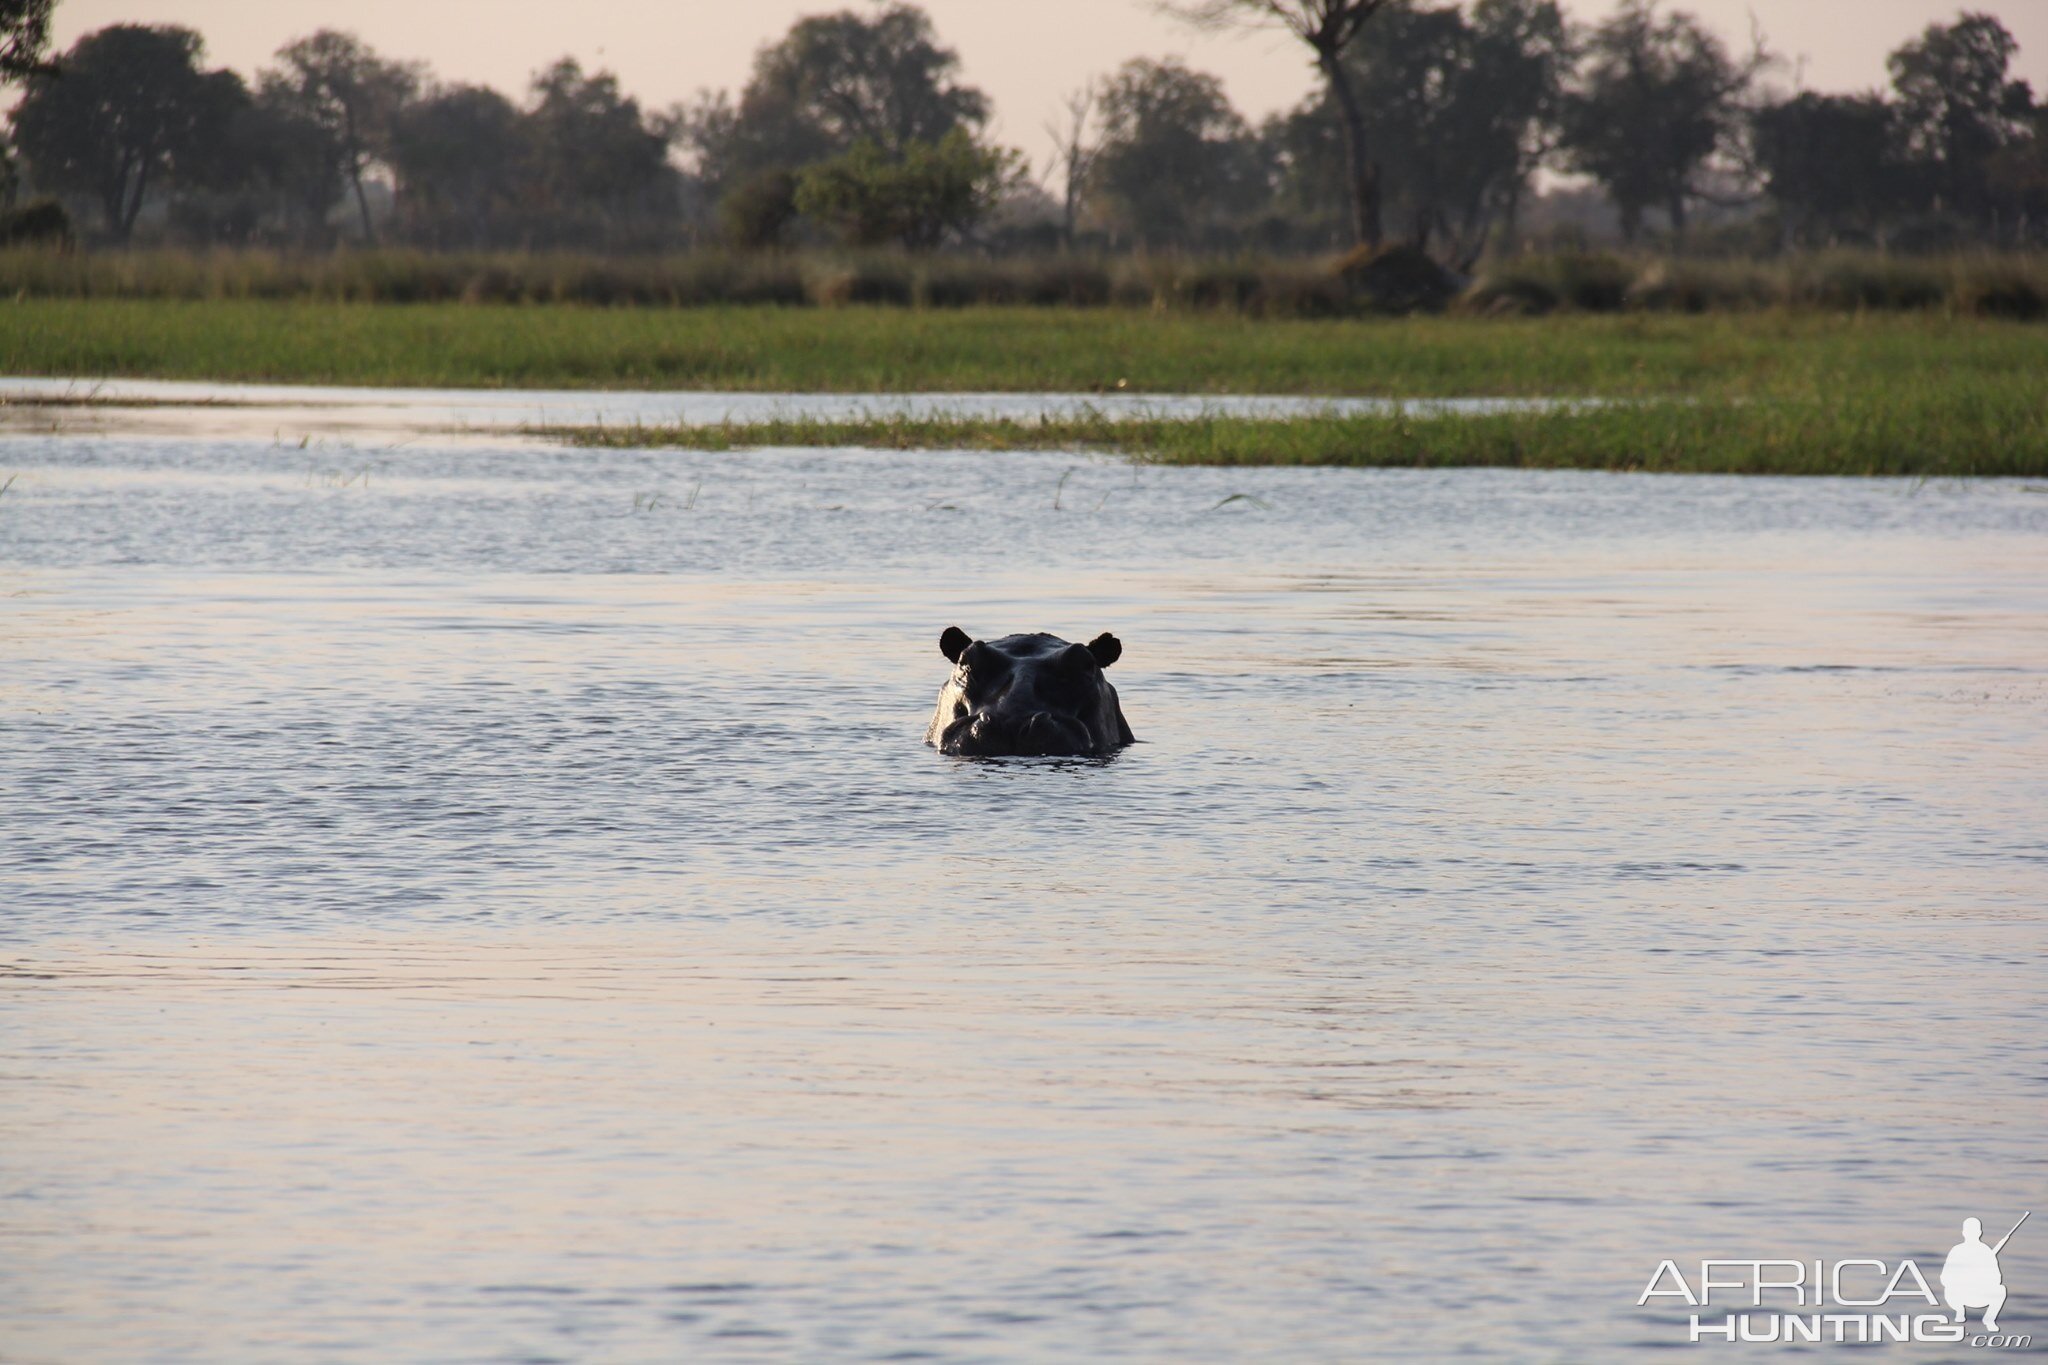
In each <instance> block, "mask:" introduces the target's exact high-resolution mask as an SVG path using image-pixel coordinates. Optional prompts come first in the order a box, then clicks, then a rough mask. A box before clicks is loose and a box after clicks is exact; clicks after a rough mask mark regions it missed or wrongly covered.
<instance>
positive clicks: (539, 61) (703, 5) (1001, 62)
mask: <svg viewBox="0 0 2048 1365" xmlns="http://www.w3.org/2000/svg"><path fill="white" fill-rule="evenodd" d="M867 3H869V0H581V3H576V4H563V3H561V0H59V3H58V6H57V15H56V32H55V40H56V46H57V47H58V48H59V49H61V48H63V47H65V46H67V45H69V44H70V43H71V42H72V40H74V39H75V38H77V37H78V36H79V35H80V34H82V33H86V32H89V31H91V30H92V29H96V28H99V27H101V26H103V25H106V24H112V23H150V24H160V23H174V24H183V25H185V26H186V27H189V28H195V29H197V30H199V32H200V33H201V34H203V35H204V36H205V38H206V43H207V57H208V60H209V62H210V64H212V65H216V66H231V67H233V68H235V69H236V70H238V71H240V72H242V73H243V74H244V75H248V74H250V73H252V72H253V71H254V70H255V69H256V68H257V67H259V66H262V65H264V64H265V63H266V62H267V61H268V60H269V58H270V55H271V54H272V53H273V52H275V51H276V50H277V49H278V48H279V47H281V46H282V45H284V44H285V43H286V42H288V41H290V40H291V39H293V38H296V37H299V36H301V35H303V34H306V33H310V32H312V31H313V30H314V29H317V28H339V29H347V30H350V31H353V32H354V33H356V34H358V35H359V36H361V37H362V38H363V39H364V41H366V42H368V43H369V44H370V46H372V47H373V48H376V49H377V50H378V51H379V52H381V53H383V54H384V55H385V56H387V57H394V58H404V59H420V60H424V61H426V62H427V63H428V64H429V66H431V67H432V68H433V70H434V72H435V74H436V75H438V76H440V77H441V78H442V79H444V80H450V81H458V80H459V81H466V82H471V83H475V84H481V85H490V86H495V87H497V88H498V89H500V90H503V91H505V92H506V93H507V94H510V95H512V96H514V97H515V98H519V97H521V96H523V94H524V92H525V88H526V84H527V80H528V78H529V76H530V75H531V74H532V73H533V72H534V71H535V70H537V69H539V68H541V67H543V66H546V65H547V64H549V63H550V62H552V61H554V60H555V59H556V58H558V57H561V56H563V55H565V54H566V55H569V56H573V57H575V58H577V59H578V60H580V61H581V62H582V63H583V64H584V66H585V67H586V68H587V69H599V68H602V69H608V70H612V71H615V72H617V73H618V76H619V79H620V82H621V83H622V84H623V85H624V87H625V89H626V90H627V92H628V93H630V94H632V95H634V96H636V97H638V98H639V99H640V101H641V102H642V103H643V104H644V105H646V106H648V107H649V108H655V109H658V108H662V107H665V106H667V105H669V104H671V103H674V102H676V101H678V100H682V99H686V98H688V97H689V96H690V95H691V94H693V93H694V92H696V91H697V90H699V89H702V88H705V87H710V88H714V89H720V88H722V89H729V90H737V89H738V88H739V86H740V85H742V84H743V83H744V82H745V80H746V76H747V71H748V68H749V65H750V63H751V60H752V57H753V54H754V50H755V49H756V48H758V47H759V46H760V45H761V44H763V43H765V42H769V41H772V40H773V39H775V38H778V37H780V36H781V35H782V34H783V33H784V32H786V31H787V30H788V28H789V26H790V24H791V23H792V22H794V21H795V20H796V19H797V18H798V17H800V16H802V15H806V14H817V13H821V12H827V11H832V10H838V9H846V8H855V9H861V8H865V7H866V5H867ZM1674 7H1675V8H1680V9H1685V10H1689V11H1691V12H1692V13H1694V14H1697V15H1699V16H1701V17H1702V18H1703V19H1705V20H1706V21H1707V22H1708V23H1709V24H1711V25H1712V26H1713V27H1715V28H1716V29H1718V30H1719V31H1721V32H1722V33H1723V34H1724V35H1725V36H1726V37H1727V38H1728V40H1729V41H1730V43H1731V45H1734V46H1738V47H1740V46H1743V45H1745V44H1746V43H1747V39H1748V34H1749V28H1750V15H1751V14H1754V15H1755V16H1756V18H1757V20H1758V22H1759V23H1760V24H1761V25H1762V26H1763V30H1764V33H1765V36H1766V37H1767V39H1768V40H1769V42H1770V45H1771V47H1772V48H1773V49H1774V50H1775V51H1777V52H1779V53H1781V54H1783V55H1785V56H1787V57H1790V58H1795V59H1803V66H1802V68H1801V69H1802V71H1803V84H1804V85H1805V86H1807V87H1808V88H1812V89H1819V90H1849V89H1862V88H1869V87H1875V86H1880V85H1883V84H1884V83H1885V79H1886V77H1885V69H1884V59H1885V55H1886V54H1887V53H1888V52H1890V51H1891V50H1892V49H1893V48H1895V47H1897V46H1898V45H1899V44H1900V43H1901V42H1903V41H1904V40H1905V39H1907V38H1908V37H1911V36H1913V35H1915V34H1917V33H1919V31H1920V30H1921V29H1922V28H1924V27H1926V25H1928V24H1929V23H1933V22H1946V21H1948V20H1951V19H1953V18H1954V17H1955V15H1956V14H1957V12H1958V9H1959V6H1958V5H1957V4H1955V3H1952V2H1948V0H1677V3H1676V4H1675V6H1674ZM923 8H924V9H925V11H926V12H927V13H928V14H930V15H931V17H932V22H933V24H934V25H935V26H936V28H937V30H938V33H939V37H940V39H941V40H942V41H943V42H945V43H946V44H947V45H949V46H951V47H952V48H954V49H955V50H956V51H957V52H958V53H959V54H960V58H961V66H962V76H963V78H964V79H965V80H966V81H967V82H968V83H969V84H972V85H976V86H979V87H980V88H981V89H982V90H984V91H986V92H987V93H988V95H989V96H990V97H991V98H992V99H993V100H994V102H995V112H996V127H995V131H996V134H997V136H998V138H999V140H1001V141H1004V142H1007V143H1009V144H1010V145H1012V146H1018V147H1022V148H1024V149H1025V150H1027V151H1028V152H1030V153H1031V154H1032V155H1033V157H1034V158H1042V157H1043V156H1044V155H1045V154H1046V150H1047V145H1048V140H1047V138H1046V136H1045V134H1044V132H1043V131H1042V125H1043V124H1044V123H1045V122H1046V121H1047V120H1048V119H1050V118H1051V117H1053V115H1054V114H1055V113H1056V112H1057V110H1058V107H1059V102H1060V97H1061V95H1062V94H1063V93H1064V92H1065V91H1068V90H1070V89H1072V88H1074V87H1076V86H1078V85H1079V84H1081V82H1083V81H1084V80H1086V79H1088V77H1090V76H1091V75H1094V74H1098V73H1102V72H1106V71H1109V70H1111V69H1113V68H1115V67H1116V66H1117V65H1118V64H1120V63H1122V62H1123V61H1125V60H1126V59H1127V58H1130V57H1139V56H1152V57H1157V56H1166V55H1174V56H1179V57H1181V58H1183V59H1185V60H1186V61H1187V62H1188V63H1189V64H1190V65H1191V66H1194V67H1196V68H1197V69H1199V70H1205V71H1211V72H1214V73H1215V74H1217V75H1219V76H1221V77H1222V78H1223V80H1224V83H1225V85H1226V87H1227V88H1228V89H1229V92H1230V96H1231V98H1232V100H1234V101H1235V102H1236V104H1237V106H1238V108H1239V109H1241V110H1242V111H1243V112H1244V113H1245V114H1246V116H1247V117H1249V118H1252V119H1254V120H1257V119H1258V118H1260V117H1261V116H1263V115H1265V114H1268V113H1271V112H1274V111H1277V110H1280V109H1283V108H1286V107H1288V106H1290V105H1292V104H1294V103H1296V102H1297V101H1299V100H1300V99H1301V97H1302V95H1303V94H1304V93H1305V92H1306V91H1307V90H1308V89H1309V87H1310V85H1311V83H1312V79H1313V77H1312V73H1311V70H1310V68H1309V66H1308V63H1307V61H1306V54H1305V51H1304V50H1303V49H1301V47H1300V46H1299V44H1297V43H1295V42H1294V41H1293V40H1292V39H1289V38H1287V37H1286V36H1285V35H1282V34H1277V33H1269V32H1246V33H1231V34H1206V33H1197V32H1193V31H1191V30H1189V29H1188V27H1187V26H1186V25H1184V24H1181V23H1179V22H1177V21H1175V20H1173V19H1171V18H1169V17H1167V16H1165V15H1163V14H1161V13H1160V12H1159V11H1158V10H1157V9H1156V8H1155V7H1154V6H1153V5H1151V4H1149V3H1147V0H1023V2H1021V3H1020V0H925V3H924V6H923ZM1565 8H1566V9H1567V10H1569V11H1571V12H1572V14H1573V15H1574V16H1575V17H1577V18H1579V19H1582V20H1590V19H1598V18H1600V17H1602V16H1604V15H1605V14H1607V13H1608V12H1609V11H1610V10H1611V9H1612V4H1611V2H1610V0H1565ZM1967 8H1970V9H1973V10H1978V11H1982V12H1987V13H1991V14H1995V15H1996V16H1998V18H1999V19H2000V21H2001V22H2003V23H2004V24H2005V26H2006V27H2007V28H2008V29H2010V30H2011V31H2012V33H2013V36H2014V37H2015V38H2017V39H2018V40H2019V44H2020V55H2019V58H2018V63H2017V69H2016V73H2015V74H2017V75H2019V76H2022V77H2024V78H2026V79H2028V80H2031V81H2032V82H2033V84H2034V89H2035V90H2036V92H2037V93H2038V92H2043V91H2048V0H1977V2H1976V3H1974V4H1969V5H1967ZM1792 77H1793V71H1792V69H1790V68H1788V69H1787V70H1786V71H1784V72H1783V73H1781V75H1780V80H1781V81H1783V82H1786V83H1789V82H1790V81H1791V79H1792Z"/></svg>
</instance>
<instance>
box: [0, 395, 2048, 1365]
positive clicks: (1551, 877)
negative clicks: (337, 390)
mask: <svg viewBox="0 0 2048 1365" xmlns="http://www.w3.org/2000/svg"><path fill="white" fill-rule="evenodd" d="M8 474H12V475H14V476H15V479H14V483H13V484H12V485H11V487H9V488H8V489H7V491H6V492H5V493H4V494H0V572H4V579H0V582H4V593H5V596H4V597H0V650H4V654H0V701H4V711H0V727H4V728H0V792H4V805H0V884H4V900H5V907H4V920H0V934H4V940H5V941H4V942H0V1357H5V1358H6V1359H8V1360H15V1361H66V1362H70V1361H85V1360H145V1359H147V1360H166V1361H186V1360H189V1361H209V1362H211V1361H275V1360H283V1359H321V1360H337V1361H339V1360H361V1361H387V1360H399V1359H406V1360H414V1359H417V1360H480V1361H481V1360H489V1361H496V1360H565V1361H568V1360H606V1361H656V1360H662V1361H668V1360H728V1359H730V1360H748V1359H763V1360H770V1359H773V1360H786V1359H802V1360H815V1359H888V1358H895V1359H938V1360H1006V1359H1032V1360H1097V1359H1119V1358H1129V1359H1149V1360H1189V1359H1219V1360H1247V1361H1249V1360H1261V1361H1264V1360H1323V1359H1358V1358H1416V1357H1437V1356H1445V1355H1452V1354H1458V1353H1469V1354H1472V1355H1474V1356H1478V1357H1483V1358H1509V1359H1556V1360H1583V1359H1594V1358H1616V1359H1618V1358H1623V1357H1626V1356H1630V1355H1633V1354H1635V1353H1637V1352H1639V1351H1641V1350H1642V1349H1644V1348H1646V1347H1650V1346H1667V1345H1671V1346H1675V1345H1680V1344H1681V1343H1682V1342H1683V1340H1684V1336H1685V1332H1684V1327H1683V1318H1682V1316H1681V1315H1680V1314H1679V1313H1677V1312H1674V1311H1673V1310H1671V1309H1670V1308H1652V1309H1638V1308H1637V1307H1636V1306H1635V1300H1636V1298H1637V1296H1638V1295H1639V1293H1640V1292H1641V1290H1642V1288H1643V1287H1644V1285H1645V1283H1646V1281H1647V1280H1648V1278H1649V1275H1650V1272H1651V1271H1652V1269H1653V1268H1654V1267H1655V1265H1656V1263H1657V1261H1658V1260H1660V1259H1662V1258H1664V1257H1672V1258H1675V1259H1678V1260H1681V1261H1687V1260H1690V1261H1693V1262H1696V1261H1697V1260H1698V1259H1699V1258H1700V1257H1703V1256H1741V1257H1750V1256H1795V1257H1804V1258H1807V1259H1812V1258H1814V1257H1826V1258H1830V1259H1833V1258H1839V1257H1850V1256H1871V1257H1881V1258H1886V1259H1892V1260H1895V1259H1896V1258H1898V1257H1901V1256H1908V1255H1910V1256H1916V1257H1920V1258H1923V1260H1924V1262H1927V1263H1932V1264H1938V1263H1939V1261H1940V1258H1941V1255H1942V1253H1943V1252H1944V1251H1945V1250H1946V1248H1947V1246H1948V1245H1949V1244H1950V1243H1951V1242H1952V1241H1953V1240H1955V1225H1956V1223H1957V1222H1958V1221H1959V1219H1960V1218H1961V1217H1962V1216H1963V1215H1964V1214H1970V1213H1974V1214H1977V1215H1979V1216H1981V1217H1983V1219H1984V1220H1985V1222H1986V1224H1987V1225H1994V1224H1996V1225H2000V1226H2002V1225H2003V1224H2005V1223H2007V1222H2009V1221H2010V1220H2011V1219H2012V1218H2015V1217H2017V1216H2018V1213H2019V1212H2020V1210H2021V1209H2022V1208H2024V1207H2026V1206H2027V1205H2028V1202H2029V1201H2032V1202H2033V1203H2035V1204H2038V1203H2040V1202H2041V1199H2042V1196H2043V1194H2044V1192H2048V1179H2044V1176H2048V1161H2044V1156H2043V1153H2044V1145H2043V1142H2042V1136H2043V1132H2044V1127H2048V1125H2044V1118H2048V1105H2044V1103H2043V1099H2044V1090H2048V1073H2044V1068H2043V1065H2042V1061H2043V1058H2042V1048H2041V1038H2042V1036H2043V1023H2044V1011H2043V1008H2042V991H2041V988H2042V984H2043V978H2042V974H2041V966H2042V949H2043V946H2044V933H2043V903H2044V891H2048V847H2044V838H2043V832H2042V831H2043V827H2044V820H2043V814H2044V810H2048V781H2044V778H2048V642H2044V636H2043V621H2044V612H2048V495H2044V493H2043V490H2042V489H2040V488H2038V487H2028V486H2026V485H2024V484H2021V483H2008V482H1984V483H1973V484H1968V485H1957V484H1939V483H1937V484H1927V485H1914V484H1909V483H1904V482H1854V481H1830V480H1802V481H1790V480H1768V479H1747V480H1737V479H1717V478H1658V477H1636V476H1613V475H1603V474H1583V473H1544V474H1533V473H1521V472H1513V471H1455V472H1436V473H1418V472H1400V471H1350V470H1173V469H1158V468H1134V467H1132V466H1129V465H1124V464H1117V463H1108V462H1094V461H1090V460H1088V459H1086V458H1084V457H1078V456H1065V455H1002V456H990V455H969V454H912V455H902V454H873V453H805V452H764V453H753V454H735V455H698V454H689V453H677V452H661V453H645V452H603V453H595V452H577V451H568V450H562V449H554V448H546V447H540V446H532V445H525V446H522V445H516V444H512V443H509V442H506V441H504V440H502V439H501V440H499V441H498V442H497V443H496V444H495V445H493V444H491V443H489V442H474V443H472V444H469V445H466V446H460V447H453V446H433V445H425V446H416V447H408V448H404V449H385V448H361V447H354V446H348V445H333V444H324V445H323V444H319V443H312V444H309V445H307V446H306V447H304V448H300V447H299V446H298V445H297V444H296V443H287V444H284V445H277V444H272V443H269V442H258V441H226V440H213V441H203V440H191V439H186V440H175V441H173V440H162V439H156V440H152V439H142V438H122V437H118V436H80V435H71V436H51V437H40V438H36V437H15V438H11V439H9V440H7V441H6V442H5V443H4V444H0V478H4V477H5V476H6V475H8ZM954 623H957V624H960V625H962V626H964V627H966V628H967V629H969V630H970V631H973V632H976V633H982V634H998V633H1006V632H1009V631H1015V630H1037V629H1045V630H1051V631H1055V632H1058V633H1062V634H1065V635H1067V636H1069V637H1070V638H1086V637H1087V636H1089V635H1093V634H1094V633H1096V632H1097V631H1100V630H1105V629H1107V630H1114V631H1115V632H1117V633H1118V634H1119V635H1120V636H1121V637H1122V638H1123V640H1124V642H1125V645H1126V651H1125V655H1124V659H1123V661H1122V662H1121V663H1119V664H1118V665H1117V666H1116V668H1115V669H1114V670H1113V672H1112V677H1113V680H1114V681H1116V682H1117V683H1118V684H1119V686H1120V687H1121V689H1122V692H1123V697H1124V709H1125V711H1126V714H1127V715H1128V716H1129V718H1130V722H1131V724H1132V726H1133V728H1134V729H1135V730H1136V732H1137V734H1138V736H1139V738H1140V740H1141V741H1142V742H1141V743H1140V744H1139V745H1138V746H1136V747H1135V748H1133V749H1131V750H1128V751H1126V752H1125V753H1123V754H1122V755H1120V756H1118V757H1116V758H1115V759H1113V760H1109V761H1105V762H1050V761H1023V762H1002V763H975V762H971V761H956V760H949V759H945V758H941V757H940V756H938V755H937V754H935V753H933V752H932V751H930V750H928V749H926V748H923V747H922V746H921V744H920V742H919V740H920V736H921V733H922V730H923V727H924V724H925V721H926V718H927V710H928V708H929V706H930V704H931V700H932V697H933V695H934V694H935V692H936V690H937V688H938V685H939V683H940V681H941V677H942V674H943V672H944V670H945V664H944V662H943V660H942V659H941V658H940V656H939V654H938V652H937V648H936V642H937V639H938V635H939V632H940V630H941V628H942V627H944V626H946V625H948V624H954ZM2038 1225H2039V1219H2038V1218H2037V1219H2036V1220H2035V1225H2034V1228H2035V1229H2036V1230H2037V1231H2038V1235H2035V1232H2032V1231H2029V1232H2022V1233H2021V1234H2020V1237H2019V1238H2018V1239H2017V1240H2016V1241H2015V1242H2014V1244H2013V1245H2012V1247H2011V1248H2009V1249H2008V1251H2007V1253H2006V1256H2005V1265H2006V1278H2007V1283H2008V1284H2009V1285H2012V1286H2014V1298H2013V1302H2012V1306H2011V1307H2010V1308H2009V1309H2008V1311H2007V1319H2008V1321H2009V1322H2010V1323H2012V1324H2013V1325H2015V1326H2017V1327H2020V1328H2021V1329H2025V1328H2027V1327H2028V1326H2029V1325H2030V1324H2031V1325H2032V1326H2033V1327H2034V1329H2035V1330H2036V1331H2039V1330H2040V1329H2041V1328H2042V1327H2043V1326H2048V1322H2044V1310H2043V1305H2048V1228H2039V1226H2038ZM1684 1349H1706V1348H1684ZM1724 1349H1725V1348H1724ZM1777 1349H1779V1350H1782V1349H1783V1348H1777ZM1922 1353H1923V1354H1924V1353H1925V1352H1924V1351H1923V1352H1922Z"/></svg>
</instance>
